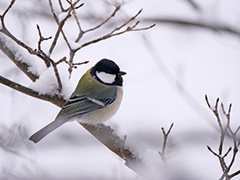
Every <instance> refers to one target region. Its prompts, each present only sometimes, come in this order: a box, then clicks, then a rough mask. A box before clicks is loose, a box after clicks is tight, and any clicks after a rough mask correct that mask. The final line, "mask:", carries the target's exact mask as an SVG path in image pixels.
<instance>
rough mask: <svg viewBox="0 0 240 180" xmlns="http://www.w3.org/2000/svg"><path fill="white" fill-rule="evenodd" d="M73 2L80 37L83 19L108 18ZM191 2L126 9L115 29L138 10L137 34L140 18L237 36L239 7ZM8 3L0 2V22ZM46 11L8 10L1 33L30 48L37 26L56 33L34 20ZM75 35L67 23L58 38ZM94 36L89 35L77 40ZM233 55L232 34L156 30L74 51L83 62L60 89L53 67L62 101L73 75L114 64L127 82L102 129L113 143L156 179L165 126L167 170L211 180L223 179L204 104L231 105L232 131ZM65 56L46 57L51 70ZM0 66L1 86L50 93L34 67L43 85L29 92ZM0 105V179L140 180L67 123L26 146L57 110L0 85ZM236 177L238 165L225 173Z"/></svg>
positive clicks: (62, 51)
mask: <svg viewBox="0 0 240 180" xmlns="http://www.w3.org/2000/svg"><path fill="white" fill-rule="evenodd" d="M82 2H85V5H84V7H82V9H81V10H79V17H80V19H81V17H82V26H83V27H85V28H88V27H91V26H92V24H91V23H92V22H91V21H89V20H88V21H86V20H87V14H88V13H90V14H92V15H95V16H96V17H98V16H100V17H107V16H108V14H110V13H111V12H112V11H113V9H114V8H113V7H112V6H110V5H108V3H106V2H107V1H99V2H98V3H96V1H93V0H92V1H82ZM195 2H196V3H197V4H198V5H199V9H198V10H196V9H193V8H192V7H191V6H190V5H189V3H188V1H184V0H148V1H144V0H132V1H126V2H125V4H124V5H123V6H122V7H121V11H120V12H119V14H118V16H116V20H118V19H119V20H121V19H127V18H128V17H130V16H132V15H134V14H135V13H137V12H138V11H139V10H140V9H141V8H143V12H142V13H141V15H140V16H139V19H140V20H141V19H142V25H141V26H145V25H146V26H148V25H151V24H152V23H154V22H152V23H151V22H146V23H145V21H144V18H148V19H150V18H158V17H159V18H160V17H172V18H179V19H187V20H189V19H191V20H196V21H200V22H209V23H219V24H227V25H229V26H232V27H234V28H236V29H240V26H239V22H240V11H239V7H240V2H239V1H234V0H221V1H219V0H201V1H200V0H199V1H195ZM8 3H9V2H7V1H3V0H0V12H1V13H2V12H3V11H4V9H6V7H7V6H8ZM43 4H45V6H46V7H43V6H42V5H43ZM39 5H41V7H39ZM48 8H49V7H48V1H47V0H42V1H37V0H35V1H31V0H17V2H16V4H15V5H14V7H13V8H12V9H11V11H10V12H9V14H8V15H7V16H6V22H7V23H6V24H7V27H8V28H9V30H10V31H11V32H12V33H13V34H14V35H15V36H16V37H18V38H20V39H22V40H23V41H24V42H25V43H27V44H28V45H30V46H31V47H35V48H36V47H37V41H38V33H37V29H36V24H38V25H39V26H40V27H41V31H42V33H43V35H44V36H51V35H54V33H55V31H56V24H55V22H54V21H53V19H52V18H50V17H51V16H50V15H49V14H46V17H42V14H41V13H45V12H47V13H49V9H48ZM44 10H45V11H44ZM48 16H49V17H48ZM74 28H76V27H75V26H71V22H69V24H68V26H66V29H65V30H66V32H67V34H68V35H69V36H70V37H71V36H72V37H73V38H75V37H76V34H77V32H75V31H74ZM107 28H111V27H107ZM104 32H106V29H105V30H104V29H103V33H104ZM98 33H102V32H98ZM98 35H99V34H94V33H92V34H90V35H89V36H87V37H85V38H86V39H92V38H94V37H97V36H98ZM83 41H84V39H83ZM62 44H64V43H62ZM46 46H47V43H46ZM239 48H240V44H239V37H237V36H234V35H231V34H227V33H216V32H214V31H209V30H206V29H199V28H184V27H179V26H171V25H168V24H158V23H157V25H156V27H154V28H153V29H150V30H148V31H142V32H130V33H126V34H124V35H121V36H117V37H114V38H112V39H109V40H106V41H102V42H99V43H97V44H94V45H91V46H88V47H86V48H84V49H82V50H81V51H80V52H79V53H77V55H76V57H75V61H77V62H81V61H85V60H89V61H90V62H89V63H88V64H87V65H82V66H79V67H78V69H77V70H74V72H73V74H72V78H71V79H70V80H69V81H68V72H67V66H66V65H61V66H59V67H60V69H61V78H62V79H63V83H64V94H65V95H66V96H68V95H69V94H70V93H71V92H72V91H73V89H74V88H75V85H76V84H77V82H78V80H79V78H80V77H81V76H82V74H83V73H84V72H85V71H86V70H87V69H89V68H90V67H91V66H93V65H94V64H95V63H96V62H97V61H98V60H100V59H101V58H105V57H106V58H109V59H112V60H114V61H115V62H117V64H118V65H119V66H120V68H121V69H122V70H123V71H126V72H127V73H128V74H127V75H126V76H125V77H124V99H123V102H122V105H121V108H120V110H119V111H118V113H117V114H116V115H115V116H114V117H113V118H112V119H111V120H109V121H108V122H106V124H107V125H111V126H112V127H113V128H114V129H115V130H116V132H117V133H118V134H119V135H120V136H124V135H127V144H128V145H129V146H131V147H134V149H136V151H138V152H139V154H140V155H141V156H142V157H143V158H144V159H145V160H146V162H148V163H149V164H150V166H154V167H155V168H156V169H157V168H159V174H163V170H162V169H161V167H162V166H161V164H162V161H161V158H160V156H159V154H158V151H160V150H161V147H162V140H163V137H162V132H161V127H164V128H165V129H168V127H169V126H170V124H171V123H172V122H173V123H174V127H173V129H172V132H171V134H170V139H169V142H168V143H169V144H168V145H169V146H168V149H167V150H168V154H167V161H168V163H169V164H170V166H172V168H174V172H178V170H179V171H181V172H182V173H183V174H184V175H187V176H191V175H192V176H193V177H194V178H195V177H197V179H218V178H219V177H220V176H221V175H222V172H221V168H220V165H219V163H218V160H217V158H216V157H214V156H213V155H212V154H211V153H210V152H209V151H208V150H207V148H206V146H207V145H210V146H211V147H212V148H213V149H214V150H217V147H218V136H219V133H218V131H217V128H218V127H217V123H216V120H215V117H214V115H213V114H212V112H211V111H210V110H209V109H208V107H207V105H206V102H205V100H204V95H205V94H207V95H208V97H209V100H210V102H211V103H212V104H214V102H215V99H216V98H217V97H220V101H221V102H223V103H224V104H225V106H228V104H229V103H232V104H233V108H232V114H231V123H232V127H233V129H235V127H237V126H238V125H239V124H240V111H239V108H240V95H239V92H240V81H239V78H240V70H239V67H240V62H239V57H240V51H239ZM66 53H67V50H66V48H65V46H64V45H61V44H60V45H59V46H58V52H55V54H54V55H53V57H54V58H55V59H56V60H57V59H60V58H61V57H63V56H65V55H66ZM26 56H27V53H26ZM28 58H29V59H32V60H33V61H39V60H38V59H36V58H35V57H32V56H29V57H28ZM0 64H1V65H0V74H1V75H2V76H4V77H8V78H9V79H12V80H14V81H17V82H19V83H21V84H23V85H26V86H29V87H31V88H37V89H38V88H39V87H42V88H43V89H42V90H41V91H44V90H46V91H48V90H49V89H47V87H49V86H50V85H49V83H50V82H49V77H51V73H50V72H48V71H47V70H44V69H41V68H40V67H39V72H40V73H41V75H43V76H42V80H41V82H38V84H32V82H30V81H29V79H28V78H27V77H26V76H25V75H24V74H23V73H22V72H21V71H19V70H18V69H17V67H16V66H15V65H14V64H13V63H12V62H11V61H10V60H9V59H8V58H7V57H6V56H5V55H4V54H3V53H2V52H0ZM38 64H40V63H38ZM39 66H40V65H39ZM44 80H45V81H46V82H44ZM53 81H54V80H53ZM45 83H46V84H45ZM0 99H1V103H0V107H1V117H0V179H7V180H8V179H43V178H44V179H116V180H118V179H119V180H120V179H139V180H140V179H142V178H141V177H140V176H138V175H137V174H136V173H135V172H133V171H132V170H130V169H128V168H127V167H126V166H125V165H124V162H123V161H122V160H121V159H120V158H119V157H118V156H116V155H115V154H113V153H112V152H111V151H109V150H108V149H107V148H106V147H105V146H103V145H102V144H101V143H100V142H98V141H97V140H96V139H95V138H94V137H93V136H92V135H91V134H89V133H88V132H87V131H86V130H85V129H84V128H82V127H81V126H80V125H79V124H78V123H76V122H73V123H67V124H65V125H64V126H62V127H61V128H59V129H58V130H56V131H55V132H53V133H52V134H50V135H49V136H47V137H46V138H45V139H44V140H42V141H41V142H40V143H38V144H33V143H31V142H30V141H28V137H29V136H30V135H31V134H33V133H34V132H36V131H37V130H39V129H40V128H41V127H43V126H44V125H46V124H47V123H49V122H51V121H52V120H53V119H54V118H55V116H56V114H57V113H58V111H59V108H58V107H56V106H54V105H52V104H50V103H48V102H45V101H41V100H37V99H34V98H32V97H29V96H27V95H24V94H21V93H19V92H16V91H14V90H12V89H9V88H7V87H5V86H3V85H0ZM227 148H228V146H226V149H227ZM239 167H240V161H239V159H238V162H236V164H235V166H234V168H233V170H236V169H239ZM238 178H239V177H236V178H235V179H238Z"/></svg>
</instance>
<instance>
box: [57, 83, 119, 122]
mask: <svg viewBox="0 0 240 180" xmlns="http://www.w3.org/2000/svg"><path fill="white" fill-rule="evenodd" d="M116 97H117V88H116V87H115V86H110V87H107V86H106V87H105V86H104V87H101V88H99V89H98V90H97V92H96V93H94V92H89V93H88V94H75V93H73V95H72V96H71V97H70V98H69V100H68V101H67V102H66V103H65V104H64V105H63V108H62V110H61V111H60V113H59V115H60V116H64V117H67V118H71V117H75V116H79V115H82V114H85V113H88V112H91V111H94V110H97V109H100V108H103V107H105V106H108V105H110V104H111V103H113V102H114V101H115V99H116Z"/></svg>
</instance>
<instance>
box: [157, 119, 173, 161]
mask: <svg viewBox="0 0 240 180" xmlns="http://www.w3.org/2000/svg"><path fill="white" fill-rule="evenodd" d="M173 125H174V123H172V124H171V125H170V127H169V129H168V131H167V133H166V132H165V129H164V128H163V127H162V128H161V129H162V133H163V145H162V151H159V152H158V153H159V155H160V156H161V158H162V160H163V162H164V163H166V145H167V140H168V136H169V134H170V132H171V130H172V128H173Z"/></svg>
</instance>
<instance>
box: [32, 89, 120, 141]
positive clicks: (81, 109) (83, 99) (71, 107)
mask: <svg viewBox="0 0 240 180" xmlns="http://www.w3.org/2000/svg"><path fill="white" fill-rule="evenodd" d="M104 90H106V89H104ZM103 94H105V95H106V97H101V98H96V97H95V98H94V97H92V98H91V96H90V97H89V96H86V95H82V94H78V95H76V94H74V95H72V96H71V97H70V99H69V100H68V101H67V102H66V103H65V104H64V105H63V108H62V110H61V111H60V112H59V114H58V116H57V117H56V119H55V120H54V121H53V122H51V123H50V124H48V125H47V126H45V127H44V128H42V129H40V130H39V131H38V132H36V133H35V134H33V135H32V136H31V137H30V138H29V139H30V140H31V141H33V142H35V143H36V142H38V141H40V140H41V139H42V138H44V137H45V136H46V135H48V134H49V133H51V132H52V131H53V130H55V129H56V128H58V127H59V126H61V125H62V124H64V123H65V122H67V121H68V120H69V118H72V117H76V116H81V115H83V114H85V113H88V112H91V111H94V110H97V109H100V108H103V107H105V106H108V105H110V104H111V103H113V102H114V101H115V99H116V97H117V91H116V89H115V93H112V94H110V93H103Z"/></svg>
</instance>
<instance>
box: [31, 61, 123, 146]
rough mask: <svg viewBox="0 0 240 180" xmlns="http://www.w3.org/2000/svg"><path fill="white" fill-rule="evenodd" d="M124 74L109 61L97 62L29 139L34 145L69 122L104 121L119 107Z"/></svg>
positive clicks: (95, 122) (93, 123) (88, 122)
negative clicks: (57, 110)
mask: <svg viewBox="0 0 240 180" xmlns="http://www.w3.org/2000/svg"><path fill="white" fill-rule="evenodd" d="M125 74H126V73H125V72H123V71H120V69H119V67H118V65H117V64H116V63H115V62H113V61H112V60H108V59H102V60H100V61H99V62H98V63H97V64H96V65H95V66H93V67H92V68H90V69H89V70H88V71H87V72H86V73H85V74H84V75H83V76H82V78H81V79H80V80H79V82H78V85H77V87H76V89H75V91H74V92H73V93H72V95H71V96H70V98H69V99H68V100H67V101H66V103H65V104H64V105H63V107H62V109H61V111H60V112H59V113H58V115H57V117H56V118H55V120H54V121H53V122H51V123H50V124H48V125H47V126H45V127H43V128H42V129H40V130H39V131H38V132H36V133H35V134H33V135H32V136H31V137H30V138H29V139H30V140H31V141H33V142H35V143H37V142H38V141H40V140H41V139H42V138H44V137H45V136H46V135H48V134H49V133H51V132H52V131H53V130H55V129H56V128H58V127H59V126H61V125H63V124H64V123H66V122H68V121H72V120H77V121H78V122H80V123H87V124H91V125H96V124H99V123H103V122H104V121H106V120H108V119H109V118H110V117H112V116H113V115H114V114H115V113H116V112H117V110H118V108H119V106H120V104H121V101H122V94H123V90H122V84H123V79H122V76H123V75H125Z"/></svg>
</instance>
